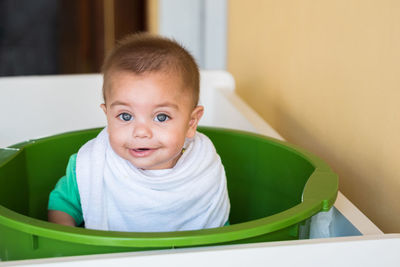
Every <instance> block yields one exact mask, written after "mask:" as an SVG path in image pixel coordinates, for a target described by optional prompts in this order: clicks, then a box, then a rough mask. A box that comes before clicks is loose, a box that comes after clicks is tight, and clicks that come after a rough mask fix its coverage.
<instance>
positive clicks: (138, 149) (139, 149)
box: [133, 148, 150, 152]
mask: <svg viewBox="0 0 400 267" xmlns="http://www.w3.org/2000/svg"><path fill="white" fill-rule="evenodd" d="M133 150H134V151H136V152H140V151H147V150H150V148H136V149H135V148H134V149H133Z"/></svg>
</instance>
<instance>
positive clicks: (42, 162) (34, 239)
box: [0, 127, 338, 261]
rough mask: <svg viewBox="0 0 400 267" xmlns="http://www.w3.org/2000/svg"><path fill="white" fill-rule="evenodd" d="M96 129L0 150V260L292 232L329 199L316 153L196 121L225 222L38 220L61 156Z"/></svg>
mask: <svg viewBox="0 0 400 267" xmlns="http://www.w3.org/2000/svg"><path fill="white" fill-rule="evenodd" d="M100 130H101V129H91V130H83V131H76V132H70V133H65V134H60V135H55V136H51V137H47V138H42V139H37V140H32V141H28V142H25V143H20V144H17V145H14V146H12V147H10V148H6V149H2V150H0V260H3V261H4V260H18V259H33V258H44V257H57V256H69V255H86V254H97V253H112V252H123V251H140V250H149V249H167V248H177V247H189V246H204V245H221V244H239V243H251V242H263V241H276V240H291V239H298V238H299V236H300V230H301V231H302V232H303V233H306V235H307V227H309V224H308V223H307V220H308V219H309V218H310V217H311V216H312V215H314V214H316V213H317V212H320V211H327V210H328V209H329V208H330V207H331V206H332V205H333V203H334V201H335V199H336V194H337V190H338V180H337V176H336V175H335V174H334V173H333V172H332V170H331V169H330V168H329V166H328V165H327V164H325V163H324V162H323V161H322V160H321V159H319V158H317V157H316V156H314V155H312V154H310V153H308V152H307V151H304V150H302V149H300V148H296V147H294V146H293V145H290V144H287V143H285V142H281V141H277V140H274V139H271V138H268V137H265V136H260V135H256V134H251V133H246V132H241V131H234V130H227V129H218V128H207V127H201V128H199V131H201V132H203V133H205V134H206V135H207V136H209V137H210V138H211V140H212V141H213V143H214V145H215V147H216V149H217V151H218V153H219V155H220V156H221V159H222V162H223V164H224V166H225V170H226V174H227V181H228V191H229V197H230V201H231V214H230V224H231V225H230V226H225V227H221V228H214V229H205V230H198V231H182V232H164V233H126V232H112V231H97V230H88V229H83V228H73V227H66V226H62V225H56V224H52V223H48V222H46V219H47V201H48V196H49V193H50V191H51V190H52V189H53V187H54V185H55V184H56V182H57V181H58V179H59V178H60V177H62V176H63V175H64V174H65V169H66V165H67V162H68V159H69V156H70V155H71V154H73V153H76V152H77V151H78V149H79V147H80V146H81V145H83V144H84V143H85V142H86V141H88V140H90V139H92V138H94V137H95V136H96V135H97V134H98V132H99V131H100Z"/></svg>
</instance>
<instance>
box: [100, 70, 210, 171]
mask: <svg viewBox="0 0 400 267" xmlns="http://www.w3.org/2000/svg"><path fill="white" fill-rule="evenodd" d="M110 86H111V88H110V89H109V91H108V92H107V94H106V104H103V105H102V108H103V110H104V112H105V113H106V116H107V123H108V133H109V136H110V144H111V147H112V148H113V150H114V151H115V153H117V154H118V155H119V156H120V157H122V158H124V159H126V160H128V161H129V162H130V163H132V164H133V165H134V166H135V167H137V168H141V169H148V170H155V169H168V168H172V167H173V166H175V164H176V162H177V161H178V159H179V157H180V156H181V152H182V147H183V144H184V142H185V138H186V137H188V138H190V137H193V136H194V134H195V132H196V128H197V124H198V121H199V119H200V118H201V116H202V114H203V107H201V106H197V107H196V108H193V103H192V100H191V99H192V98H191V95H190V92H187V90H186V91H185V90H184V84H183V81H182V79H181V78H180V77H179V76H178V75H172V74H165V73H162V72H151V73H145V74H141V75H136V74H132V73H128V72H117V73H114V74H113V75H112V77H111V83H110Z"/></svg>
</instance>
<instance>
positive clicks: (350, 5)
mask: <svg viewBox="0 0 400 267" xmlns="http://www.w3.org/2000/svg"><path fill="white" fill-rule="evenodd" d="M228 14H229V22H228V27H229V32H228V33H229V38H228V45H229V49H228V70H229V71H230V72H232V73H233V75H234V76H235V79H236V81H237V87H238V90H239V94H240V95H241V96H242V97H243V98H244V99H245V100H246V101H247V102H248V103H249V104H250V105H251V106H252V107H253V108H255V109H256V110H257V111H258V112H259V113H260V114H261V115H262V116H263V117H264V118H265V119H266V120H267V121H269V122H270V123H271V124H272V125H273V126H274V127H275V128H276V129H277V130H278V131H279V132H280V133H281V134H282V135H283V136H284V137H285V138H286V139H288V140H289V141H290V142H292V143H295V144H299V145H301V146H303V147H305V148H307V149H308V150H310V151H312V152H314V153H316V154H317V155H319V156H321V157H322V158H324V159H325V160H326V161H327V162H328V163H329V164H330V165H331V166H332V167H333V169H334V170H335V171H336V172H337V173H338V174H339V177H340V190H341V191H342V192H343V193H344V194H345V195H346V196H347V197H348V198H349V199H350V200H351V201H352V202H353V203H355V204H356V205H357V206H358V207H359V208H360V209H361V210H362V211H363V212H364V213H365V214H366V215H367V216H368V217H369V218H370V219H372V220H373V222H374V223H375V224H376V225H377V226H378V227H380V228H381V229H382V230H383V231H385V232H400V162H399V156H398V152H400V1H398V0H392V1H391V0H381V1H376V0H335V1H332V0H329V1H328V0H319V1H315V0H303V1H297V0H292V1H290V0H258V1H257V0H248V1H242V0H230V1H229V10H228Z"/></svg>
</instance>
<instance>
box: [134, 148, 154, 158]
mask: <svg viewBox="0 0 400 267" xmlns="http://www.w3.org/2000/svg"><path fill="white" fill-rule="evenodd" d="M154 151H155V149H153V148H148V147H140V148H132V149H130V153H131V154H132V155H133V156H134V157H147V156H150V155H151V154H152V153H153V152H154Z"/></svg>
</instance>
